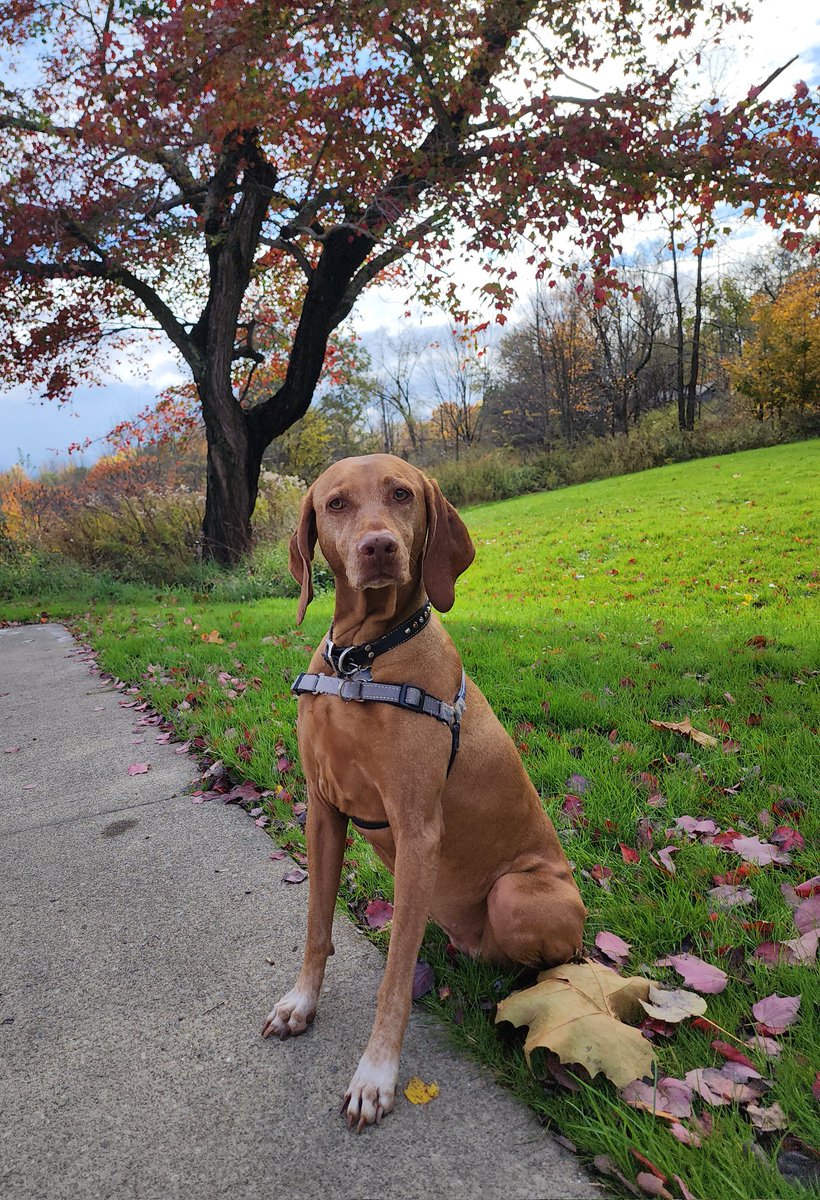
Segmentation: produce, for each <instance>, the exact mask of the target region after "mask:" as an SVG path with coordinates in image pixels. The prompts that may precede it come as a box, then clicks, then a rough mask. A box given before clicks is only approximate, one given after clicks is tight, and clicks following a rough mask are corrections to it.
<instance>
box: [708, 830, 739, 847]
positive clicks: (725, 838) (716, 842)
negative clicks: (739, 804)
mask: <svg viewBox="0 0 820 1200" xmlns="http://www.w3.org/2000/svg"><path fill="white" fill-rule="evenodd" d="M739 837H740V834H739V833H738V831H737V830H736V829H724V831H723V833H716V834H715V836H714V837H713V838H712V845H713V846H718V847H719V848H720V849H721V850H731V849H732V846H733V845H734V843H735V838H739Z"/></svg>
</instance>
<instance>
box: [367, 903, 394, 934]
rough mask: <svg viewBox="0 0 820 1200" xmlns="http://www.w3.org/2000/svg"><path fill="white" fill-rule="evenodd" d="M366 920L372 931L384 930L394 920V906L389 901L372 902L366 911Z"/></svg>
mask: <svg viewBox="0 0 820 1200" xmlns="http://www.w3.org/2000/svg"><path fill="white" fill-rule="evenodd" d="M364 919H365V921H366V922H367V924H368V925H369V926H370V928H371V929H384V927H385V925H386V924H387V923H388V921H392V920H393V905H392V904H391V903H390V901H389V900H371V901H370V903H369V904H368V906H367V908H366V909H365V910H364Z"/></svg>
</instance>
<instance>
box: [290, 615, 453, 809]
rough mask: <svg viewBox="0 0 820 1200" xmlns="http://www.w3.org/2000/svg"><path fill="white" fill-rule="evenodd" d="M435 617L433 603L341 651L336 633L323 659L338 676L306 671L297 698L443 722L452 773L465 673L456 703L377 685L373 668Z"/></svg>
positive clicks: (410, 688) (401, 686)
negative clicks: (387, 707)
mask: <svg viewBox="0 0 820 1200" xmlns="http://www.w3.org/2000/svg"><path fill="white" fill-rule="evenodd" d="M431 613H432V606H431V604H430V601H429V600H428V601H426V603H425V604H424V605H422V607H421V608H420V609H418V611H417V612H414V613H413V615H412V616H411V617H410V618H408V620H407V621H405V622H403V623H402V624H401V625H398V626H396V628H395V629H391V630H390V631H389V633H386V634H385V635H384V637H380V638H377V639H376V640H375V641H373V642H367V643H363V644H362V645H360V646H337V645H335V643H334V641H333V628H332V626H331V629H330V632H329V634H328V637H327V641H326V643H325V649H324V651H323V653H322V658H323V659H324V660H325V662H326V663H327V665H328V666H329V667H330V668H331V670H332V671H333V672H334V674H333V675H318V674H311V673H309V672H307V671H303V672H302V674H301V675H298V676H297V677H296V679H295V680H294V682H293V684H292V685H291V689H290V690H291V691H292V692H294V693H295V694H296V695H297V696H338V697H339V699H340V700H344V701H345V702H348V701H351V700H353V701H355V702H356V703H359V704H364V703H366V702H367V701H374V702H375V703H377V704H392V705H393V706H394V707H395V708H403V709H405V710H406V711H407V712H414V713H423V714H424V715H425V716H428V717H434V718H435V720H436V721H441V723H442V724H443V725H446V726H447V728H448V729H449V730H450V737H451V738H452V747H451V749H450V761H449V762H448V764H447V774H448V775H449V774H450V771H451V770H452V767H453V763H454V762H455V758H456V754H457V753H458V743H459V736H460V734H461V719H462V717H463V716H464V708H465V703H466V696H467V677H466V675H465V674H464V670H463V668H462V671H461V686H460V687H459V689H458V693H457V695H456V697H455V699H454V700H453V702H452V704H447V703H446V702H445V701H444V700H439V699H437V698H436V697H435V696H430V695H429V694H428V693H427V692H425V691H424V689H423V688H420V687H416V686H415V685H414V684H411V683H376V682H375V680H374V679H373V676H372V675H371V673H370V664H371V663H372V661H373V659H374V658H378V657H379V655H380V654H385V653H386V652H387V651H388V650H393V649H395V647H396V646H401V645H403V644H404V643H405V642H409V641H410V639H411V638H413V637H415V636H416V634H417V633H420V632H421V630H422V629H424V627H425V626H426V625H427V623H428V621H429V620H430V616H431ZM350 820H351V821H352V822H353V824H354V825H358V827H359V828H360V829H387V828H388V826H389V821H363V820H360V819H359V818H357V817H351V818H350Z"/></svg>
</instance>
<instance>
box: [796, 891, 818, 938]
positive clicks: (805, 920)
mask: <svg viewBox="0 0 820 1200" xmlns="http://www.w3.org/2000/svg"><path fill="white" fill-rule="evenodd" d="M794 923H795V925H796V926H797V931H798V933H811V931H812V929H820V895H818V896H810V897H809V899H808V900H804V901H803V902H802V903H801V904H798V906H797V908H796V909H795V910H794Z"/></svg>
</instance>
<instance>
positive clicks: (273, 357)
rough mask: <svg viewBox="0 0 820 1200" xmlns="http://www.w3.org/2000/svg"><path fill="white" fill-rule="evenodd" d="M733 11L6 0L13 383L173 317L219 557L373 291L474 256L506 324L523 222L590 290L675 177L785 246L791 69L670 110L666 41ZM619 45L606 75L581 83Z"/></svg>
mask: <svg viewBox="0 0 820 1200" xmlns="http://www.w3.org/2000/svg"><path fill="white" fill-rule="evenodd" d="M745 16H746V11H745V9H744V7H743V6H742V5H741V4H738V3H736V2H734V0H727V2H726V3H721V4H713V3H706V0H700V2H695V3H691V4H687V5H685V6H683V7H682V6H681V5H680V4H678V3H673V2H672V0H658V2H650V0H622V2H621V3H611V4H610V3H604V4H602V3H601V2H600V0H588V2H587V3H585V4H584V3H582V4H577V3H573V4H565V3H559V4H557V5H556V4H554V3H550V4H546V3H539V2H538V0H493V2H491V3H486V4H485V3H481V4H476V3H474V2H473V0H454V2H453V3H450V4H448V5H446V6H443V5H439V4H437V3H414V2H409V0H391V2H390V3H388V4H385V5H378V4H373V3H369V2H364V0H349V2H347V3H345V4H344V5H336V4H327V3H324V2H323V3H307V4H303V5H299V6H293V5H289V4H285V3H280V2H275V3H266V4H261V3H259V2H258V0H222V2H221V3H219V4H202V3H199V2H194V0H157V2H155V3H154V2H152V3H150V4H133V3H130V2H127V3H123V4H121V5H118V6H115V5H113V4H110V3H107V2H104V0H90V3H89V4H87V5H85V6H84V7H83V8H82V9H78V8H76V7H75V6H73V5H69V4H66V3H61V2H58V3H53V2H52V0H10V3H8V4H6V6H5V7H4V10H3V15H2V17H0V39H2V43H4V46H5V51H6V53H7V54H8V53H11V54H15V53H17V52H19V53H20V54H21V55H23V56H24V57H23V61H24V62H25V64H26V70H25V75H26V78H25V79H24V78H23V77H22V75H21V78H20V80H18V81H17V83H16V86H14V85H13V86H11V87H7V88H5V89H4V91H3V93H2V100H1V101H0V134H2V137H1V138H0V174H1V175H2V189H1V190H0V229H1V230H2V236H1V239H0V240H1V244H2V258H1V259H0V328H2V336H3V339H4V342H5V343H6V344H7V345H8V346H9V347H10V355H9V363H8V366H7V369H6V372H5V378H4V382H5V383H7V384H15V383H25V384H27V385H33V386H35V387H37V388H39V389H40V390H41V391H42V393H43V394H44V395H45V396H48V397H51V398H54V399H58V400H59V399H63V398H65V397H67V396H68V395H70V394H71V392H72V390H73V388H74V387H76V385H77V384H78V383H80V382H82V381H90V380H94V379H96V378H97V377H98V374H99V372H100V370H101V368H102V367H103V365H104V364H105V362H106V361H107V360H108V359H109V357H110V355H111V353H112V351H114V350H115V349H117V348H119V349H122V348H123V347H125V346H128V345H133V344H134V339H135V338H137V342H136V345H137V347H138V348H139V347H140V346H141V345H142V344H143V339H144V338H145V337H146V336H147V335H154V334H156V333H161V334H162V335H164V336H165V338H167V339H169V340H170V342H171V344H172V345H173V346H174V348H175V349H176V351H177V353H178V354H179V356H180V358H181V360H183V361H184V362H185V364H187V367H188V369H189V371H190V375H191V379H192V381H193V385H194V387H195V390H196V402H197V405H198V406H199V408H200V409H201V413H202V417H203V420H204V425H205V430H206V435H207V442H208V480H207V484H208V486H207V497H206V508H205V515H204V526H203V539H204V542H203V544H204V549H205V551H206V553H209V554H211V555H213V556H214V557H217V558H219V559H222V560H224V561H233V560H235V559H236V558H237V557H238V556H239V555H241V554H242V553H243V552H244V551H245V550H246V549H247V548H248V547H249V545H250V538H251V530H250V519H251V515H252V513H253V509H254V505H255V502H256V497H257V492H258V481H259V471H260V468H261V462H262V455H263V453H264V451H265V449H266V447H267V446H268V445H269V444H270V442H271V441H272V440H273V439H275V438H277V437H279V436H281V434H282V433H284V431H285V430H287V429H288V428H289V427H290V426H291V425H292V424H293V422H294V421H296V420H297V419H298V418H299V417H300V416H302V415H303V414H304V413H305V412H306V411H307V409H308V407H309V405H310V403H311V400H312V398H313V395H314V391H315V388H316V385H317V382H318V380H319V378H320V376H321V372H322V369H323V365H324V363H325V358H326V351H327V347H328V344H329V341H330V339H331V337H332V335H333V332H334V330H336V329H337V328H338V327H339V325H340V324H341V322H342V321H343V320H344V319H345V317H346V316H347V315H348V314H349V313H350V311H351V310H352V308H353V307H354V305H355V304H356V302H357V299H358V297H359V296H360V295H361V293H362V292H363V291H364V290H365V289H366V288H367V287H368V286H370V285H371V284H372V283H374V282H376V281H384V280H391V281H393V282H403V283H404V284H405V286H406V287H408V288H411V289H412V290H413V291H415V293H416V294H417V295H420V296H421V297H422V298H423V299H428V300H431V299H436V300H440V301H443V302H445V303H446V304H448V305H449V307H450V309H451V311H452V312H454V313H455V314H457V315H461V316H462V317H463V316H464V315H465V314H464V312H463V303H464V302H463V297H461V296H460V295H459V292H458V288H457V286H456V283H455V280H456V279H457V276H458V266H459V263H460V259H461V256H462V254H463V253H464V252H465V251H466V253H468V254H470V255H471V256H474V257H475V258H476V259H478V260H481V261H483V263H484V264H485V266H486V268H487V271H488V275H487V282H486V283H485V284H484V285H483V287H482V289H481V300H483V302H484V304H485V307H486V308H487V310H488V312H489V314H490V315H491V316H492V315H495V316H497V317H498V318H500V319H503V316H504V312H505V310H506V308H507V306H508V304H509V301H510V299H511V298H512V296H513V295H514V289H515V286H516V284H515V279H514V271H513V270H512V268H511V267H510V266H509V265H508V263H507V262H506V260H505V254H506V253H507V252H509V251H511V250H513V249H518V248H520V247H521V246H522V245H523V244H525V243H524V239H526V244H527V245H528V246H529V247H530V252H529V263H530V266H531V267H532V269H533V271H535V272H538V273H541V274H544V273H548V272H550V271H552V270H554V269H555V268H554V265H553V264H552V263H551V253H550V248H549V247H550V243H551V240H552V239H553V238H554V236H555V235H556V234H558V233H561V232H564V231H572V233H573V236H574V237H575V240H576V241H577V243H578V246H579V255H580V256H581V257H582V259H583V261H584V262H585V263H587V264H589V266H588V267H587V268H586V269H585V270H584V271H582V272H581V273H580V274H579V275H577V276H576V277H575V278H576V281H577V283H578V286H582V287H588V288H590V289H591V290H592V293H593V295H594V297H595V298H596V299H597V300H602V299H603V297H604V295H605V292H606V289H607V287H608V286H610V285H611V284H612V282H613V265H612V263H613V255H614V253H615V252H616V250H617V246H618V242H619V238H620V236H621V234H622V232H623V229H624V223H625V222H626V221H627V220H628V219H629V218H631V217H633V216H635V215H638V216H640V215H642V214H644V213H645V212H648V211H650V210H651V209H652V208H653V206H654V205H655V204H656V202H657V200H658V197H659V196H663V195H666V194H669V193H670V192H674V193H675V194H676V195H680V194H685V195H686V197H688V198H689V199H690V200H691V201H692V202H693V203H695V204H696V205H697V206H698V207H699V208H700V209H701V210H702V211H705V212H707V213H708V212H711V211H713V210H715V209H716V207H717V206H718V205H720V204H727V203H728V204H729V205H732V206H734V207H736V208H744V209H746V210H747V211H748V212H750V213H756V214H758V215H762V217H763V218H764V219H765V220H766V221H767V222H769V223H770V224H771V225H772V226H773V227H776V228H778V229H782V230H785V231H786V236H788V237H790V238H791V239H792V241H797V240H799V238H800V236H801V234H802V231H804V230H805V229H806V228H808V226H809V224H810V222H811V219H812V216H813V208H812V203H813V201H812V199H811V196H812V191H813V190H814V191H816V188H814V184H815V183H816V181H817V178H818V169H819V168H818V155H817V147H818V139H817V136H816V133H815V129H816V118H817V115H818V105H817V99H816V97H814V96H812V95H811V93H809V91H808V89H807V88H806V87H805V85H802V84H801V85H799V86H798V88H797V89H796V91H795V92H794V94H793V95H792V96H791V97H788V98H786V99H783V100H772V101H768V100H766V99H765V96H763V95H761V93H760V88H754V89H753V90H752V91H751V92H750V93H749V94H748V95H747V96H746V97H743V98H741V99H739V100H738V101H737V102H736V103H732V104H729V105H725V106H724V105H721V104H720V103H717V102H715V103H708V104H706V105H700V106H695V107H694V108H692V107H691V106H690V107H689V108H688V109H687V110H686V114H685V115H684V116H683V117H680V116H678V115H677V113H678V112H679V111H680V110H679V108H678V106H677V104H676V88H677V74H678V72H677V68H676V66H675V62H676V52H675V50H674V47H675V46H676V44H678V43H681V45H682V46H684V45H685V46H686V47H687V48H688V50H689V51H690V52H692V53H695V52H696V46H695V44H694V43H695V40H697V41H698V44H699V45H700V44H708V42H709V41H710V39H712V38H714V37H717V36H718V35H719V34H720V31H721V29H723V28H724V27H725V26H727V25H731V24H733V23H735V22H738V21H742V20H743V19H744V18H745ZM35 61H36V62H37V64H38V65H37V66H36V68H35V67H34V63H35ZM613 62H617V64H618V66H619V67H620V71H621V77H622V82H621V83H620V84H619V85H618V86H616V87H614V88H611V89H610V90H609V91H605V92H600V93H597V94H594V95H593V94H590V92H589V91H588V90H585V89H579V88H578V87H576V86H575V84H574V83H573V82H572V78H573V75H574V74H577V73H578V72H579V71H580V72H581V73H584V72H591V73H593V74H594V72H595V71H596V70H597V69H598V68H600V67H601V66H602V64H604V63H607V64H608V65H609V64H612V63H613ZM764 82H765V81H760V83H761V84H763V83H764ZM137 353H139V349H138V350H137ZM263 364H267V367H268V376H267V383H266V387H264V388H255V387H254V384H253V377H254V376H255V375H256V374H257V373H259V378H260V379H261V378H262V377H263V376H262V373H261V372H260V368H261V367H262V365H263Z"/></svg>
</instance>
